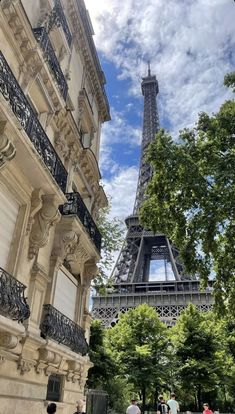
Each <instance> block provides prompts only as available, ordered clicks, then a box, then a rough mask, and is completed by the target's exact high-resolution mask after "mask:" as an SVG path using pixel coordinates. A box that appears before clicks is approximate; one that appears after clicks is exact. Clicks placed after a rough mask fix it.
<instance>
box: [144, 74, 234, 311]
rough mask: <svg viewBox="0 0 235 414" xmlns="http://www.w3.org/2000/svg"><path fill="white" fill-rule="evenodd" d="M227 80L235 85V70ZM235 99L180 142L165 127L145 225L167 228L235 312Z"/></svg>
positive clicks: (188, 264) (154, 160)
mask: <svg viewBox="0 0 235 414" xmlns="http://www.w3.org/2000/svg"><path fill="white" fill-rule="evenodd" d="M225 83H226V85H228V86H233V87H234V86H235V73H233V74H230V75H227V77H226V78H225ZM234 136H235V102H234V100H230V101H226V102H225V103H224V104H223V105H222V106H221V108H220V110H219V111H218V113H216V114H214V115H212V116H209V115H207V114H206V113H201V114H200V115H199V120H198V123H197V125H196V128H194V129H192V130H189V129H185V130H183V131H181V132H180V135H179V140H178V142H175V141H174V140H173V139H172V138H171V136H170V135H169V134H167V133H166V132H165V131H164V130H161V131H160V132H159V133H158V134H157V137H156V140H155V141H154V142H153V143H152V144H151V145H150V146H149V150H148V155H147V160H148V162H149V163H150V164H151V166H152V169H153V177H152V180H151V182H150V184H149V186H148V189H147V195H148V198H147V200H146V201H145V202H144V205H143V209H142V211H141V220H142V223H143V224H144V226H145V227H148V228H152V229H153V230H154V231H162V232H164V233H165V234H167V235H168V237H169V238H170V239H171V240H172V241H173V242H174V243H175V245H176V246H177V247H178V248H179V249H180V252H181V259H182V261H183V263H184V266H185V272H186V273H187V274H189V275H198V276H200V277H201V279H202V281H204V284H206V282H207V280H208V277H209V276H210V274H214V275H215V276H216V278H215V284H214V295H215V302H216V306H217V309H218V310H219V311H220V313H221V314H222V313H223V312H225V310H226V309H225V308H226V307H227V309H229V308H230V310H231V312H233V315H235V307H234V305H233V304H234V300H235V243H234V239H235V145H234Z"/></svg>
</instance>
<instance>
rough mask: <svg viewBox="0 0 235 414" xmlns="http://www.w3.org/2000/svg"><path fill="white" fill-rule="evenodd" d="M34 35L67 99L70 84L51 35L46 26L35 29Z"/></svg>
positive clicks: (62, 93)
mask: <svg viewBox="0 0 235 414" xmlns="http://www.w3.org/2000/svg"><path fill="white" fill-rule="evenodd" d="M33 32H34V36H35V38H36V40H37V41H38V42H39V43H40V45H41V48H42V50H43V52H44V56H45V58H46V60H47V62H48V65H49V66H50V68H51V70H52V72H53V74H54V76H55V79H56V82H57V84H58V86H59V89H60V92H61V95H62V96H63V98H64V99H66V96H67V93H68V85H67V82H66V79H65V77H64V74H63V72H62V70H61V68H60V64H59V62H58V59H57V57H56V54H55V52H54V49H53V47H52V44H51V41H50V39H49V36H48V34H47V31H46V28H45V27H37V28H35V29H33Z"/></svg>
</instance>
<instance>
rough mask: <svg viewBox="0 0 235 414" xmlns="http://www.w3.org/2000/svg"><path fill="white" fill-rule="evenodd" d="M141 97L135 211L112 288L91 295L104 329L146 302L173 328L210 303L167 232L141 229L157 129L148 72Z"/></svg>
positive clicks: (151, 78)
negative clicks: (191, 308)
mask: <svg viewBox="0 0 235 414" xmlns="http://www.w3.org/2000/svg"><path fill="white" fill-rule="evenodd" d="M141 89H142V94H143V97H144V114H143V131H142V144H141V156H140V167H139V177H138V184H137V191H136V198H135V203H134V209H133V214H132V215H130V216H128V217H127V218H126V220H125V222H126V226H127V234H126V238H125V242H124V244H123V247H122V249H121V251H120V254H119V257H118V259H117V262H116V265H115V267H114V269H113V272H112V275H111V276H112V280H113V281H114V285H113V288H112V289H111V290H110V291H109V292H107V294H106V295H99V294H97V295H95V296H93V308H92V315H93V317H94V318H96V319H101V320H102V322H103V324H104V325H105V326H107V327H109V326H112V325H114V324H115V323H116V322H117V321H118V318H119V314H120V313H124V312H126V311H127V310H128V309H130V308H133V307H136V306H138V305H139V304H141V303H147V304H148V305H150V306H153V307H155V308H156V310H157V312H158V314H159V316H160V318H161V320H162V321H163V322H165V323H166V324H167V325H169V326H171V325H173V324H174V323H175V321H176V319H177V317H178V316H179V315H180V312H181V311H182V310H183V309H184V308H185V307H187V305H188V304H189V303H193V304H195V305H196V306H197V308H198V309H200V310H201V311H208V310H210V309H211V307H212V303H213V299H212V295H211V286H208V288H207V289H206V291H204V292H202V291H201V290H200V283H199V281H198V280H196V279H192V278H190V277H189V276H187V275H185V273H184V269H183V266H182V265H181V263H180V261H179V251H178V249H177V248H176V247H175V246H174V245H173V244H172V243H171V241H170V240H169V239H168V237H167V236H166V235H165V234H160V233H157V234H155V233H153V232H152V231H150V230H146V229H144V228H143V227H142V226H141V224H140V222H139V209H140V207H141V205H142V203H143V201H144V199H145V189H146V186H147V185H148V183H149V181H150V179H151V167H150V165H149V164H148V163H146V161H145V153H146V149H147V148H148V145H149V144H150V142H152V141H153V140H154V138H155V135H156V133H157V132H158V130H159V116H158V110H157V100H156V97H157V94H158V92H159V89H158V81H157V79H156V76H155V75H151V71H150V66H149V67H148V75H147V76H146V77H144V78H142V83H141Z"/></svg>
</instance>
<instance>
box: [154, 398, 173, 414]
mask: <svg viewBox="0 0 235 414" xmlns="http://www.w3.org/2000/svg"><path fill="white" fill-rule="evenodd" d="M157 414H171V408H170V406H169V405H168V404H167V403H166V402H165V400H164V398H163V395H160V396H159V398H158V405H157Z"/></svg>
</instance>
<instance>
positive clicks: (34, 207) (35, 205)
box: [26, 188, 43, 234]
mask: <svg viewBox="0 0 235 414" xmlns="http://www.w3.org/2000/svg"><path fill="white" fill-rule="evenodd" d="M42 194H43V193H42V190H41V189H40V188H37V189H35V190H34V191H33V192H32V196H31V207H30V213H29V220H28V224H27V229H26V232H27V234H28V233H30V231H31V229H32V225H33V222H34V216H35V215H36V214H37V213H38V212H39V210H40V209H41V208H42Z"/></svg>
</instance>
